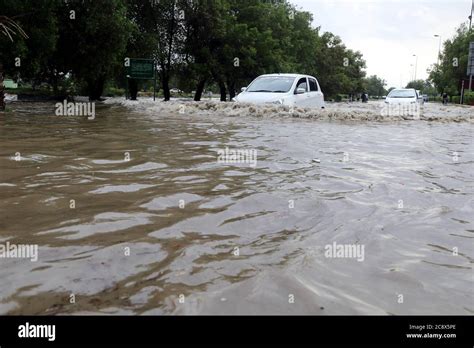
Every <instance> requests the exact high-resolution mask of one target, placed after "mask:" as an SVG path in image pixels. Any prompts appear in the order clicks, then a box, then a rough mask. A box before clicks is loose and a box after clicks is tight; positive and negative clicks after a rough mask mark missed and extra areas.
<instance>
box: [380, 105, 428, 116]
mask: <svg viewBox="0 0 474 348" xmlns="http://www.w3.org/2000/svg"><path fill="white" fill-rule="evenodd" d="M380 114H381V115H382V116H413V118H414V119H420V115H421V106H420V103H395V104H389V103H385V104H384V105H383V106H382V110H381V111H380Z"/></svg>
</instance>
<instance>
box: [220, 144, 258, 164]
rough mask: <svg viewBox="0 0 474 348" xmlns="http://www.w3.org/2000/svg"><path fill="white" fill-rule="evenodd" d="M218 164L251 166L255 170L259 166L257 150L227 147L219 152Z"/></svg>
mask: <svg viewBox="0 0 474 348" xmlns="http://www.w3.org/2000/svg"><path fill="white" fill-rule="evenodd" d="M217 163H220V164H249V165H250V166H251V167H253V168H255V167H256V166H257V150H255V149H250V150H243V149H229V148H228V147H226V148H225V149H221V150H218V151H217Z"/></svg>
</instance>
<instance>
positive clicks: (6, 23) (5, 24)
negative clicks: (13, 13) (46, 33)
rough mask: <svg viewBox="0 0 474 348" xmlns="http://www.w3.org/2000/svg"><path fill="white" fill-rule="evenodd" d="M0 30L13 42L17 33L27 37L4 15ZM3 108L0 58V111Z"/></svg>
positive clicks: (0, 19)
mask: <svg viewBox="0 0 474 348" xmlns="http://www.w3.org/2000/svg"><path fill="white" fill-rule="evenodd" d="M0 32H1V33H3V34H4V35H5V36H6V37H8V38H9V39H10V41H11V42H13V37H14V36H15V35H19V36H20V37H23V38H28V35H26V33H25V31H24V30H23V29H22V28H21V27H20V25H18V23H16V22H15V21H14V20H13V19H11V18H8V17H6V16H0ZM4 110H5V94H4V86H3V64H2V63H1V59H0V111H4Z"/></svg>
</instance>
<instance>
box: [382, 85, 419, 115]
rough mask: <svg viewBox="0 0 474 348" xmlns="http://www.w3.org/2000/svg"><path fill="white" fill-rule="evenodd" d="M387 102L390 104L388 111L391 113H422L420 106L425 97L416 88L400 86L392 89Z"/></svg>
mask: <svg viewBox="0 0 474 348" xmlns="http://www.w3.org/2000/svg"><path fill="white" fill-rule="evenodd" d="M385 104H386V105H388V107H389V108H388V113H389V114H391V115H415V116H416V115H420V106H421V105H422V104H423V98H420V97H419V96H418V92H417V91H416V90H415V89H414V88H400V89H394V90H392V91H391V92H390V93H389V94H388V96H387V98H386V99H385Z"/></svg>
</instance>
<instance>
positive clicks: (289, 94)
mask: <svg viewBox="0 0 474 348" xmlns="http://www.w3.org/2000/svg"><path fill="white" fill-rule="evenodd" d="M234 101H236V102H238V103H251V104H267V103H270V104H276V105H285V106H295V107H305V108H306V107H308V108H324V106H325V104H324V94H323V93H322V92H321V88H320V86H319V82H318V80H317V79H316V78H315V77H313V76H309V75H299V74H270V75H262V76H259V77H257V78H256V79H255V80H254V81H253V82H252V83H251V84H250V85H249V86H248V87H246V88H242V93H240V94H239V95H238V96H237V97H235V98H234Z"/></svg>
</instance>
